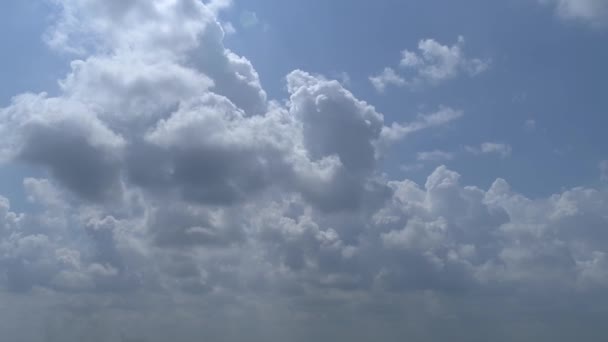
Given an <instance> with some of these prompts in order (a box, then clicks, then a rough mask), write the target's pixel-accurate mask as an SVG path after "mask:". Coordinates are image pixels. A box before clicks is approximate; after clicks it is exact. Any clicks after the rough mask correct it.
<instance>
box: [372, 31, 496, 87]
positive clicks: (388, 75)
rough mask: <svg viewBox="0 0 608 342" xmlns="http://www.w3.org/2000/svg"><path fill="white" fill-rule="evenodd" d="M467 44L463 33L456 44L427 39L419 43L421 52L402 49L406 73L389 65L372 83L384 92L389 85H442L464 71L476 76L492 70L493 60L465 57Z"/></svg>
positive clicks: (401, 64)
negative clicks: (445, 43)
mask: <svg viewBox="0 0 608 342" xmlns="http://www.w3.org/2000/svg"><path fill="white" fill-rule="evenodd" d="M464 44H465V40H464V37H463V36H459V37H458V40H457V41H456V43H455V44H454V45H452V46H448V45H442V44H441V43H439V42H437V41H436V40H434V39H423V40H421V41H420V42H419V43H418V51H410V50H403V51H402V53H401V55H402V57H401V61H400V63H399V66H400V67H401V69H402V70H403V74H404V75H400V74H397V72H396V71H395V70H394V69H392V68H390V67H387V68H385V69H384V70H383V71H382V72H381V73H380V74H378V75H375V76H371V77H370V78H369V79H370V82H372V85H373V86H374V87H375V88H376V90H378V91H379V92H382V91H384V89H385V88H386V87H387V86H388V85H394V86H398V87H401V86H409V87H418V86H422V85H438V84H440V83H443V82H445V81H448V80H450V79H454V78H456V77H458V76H459V75H461V74H465V75H468V76H469V77H474V76H476V75H478V74H480V73H482V72H484V71H486V70H488V68H489V67H490V64H491V62H490V60H487V59H480V58H469V57H467V56H465V53H464Z"/></svg>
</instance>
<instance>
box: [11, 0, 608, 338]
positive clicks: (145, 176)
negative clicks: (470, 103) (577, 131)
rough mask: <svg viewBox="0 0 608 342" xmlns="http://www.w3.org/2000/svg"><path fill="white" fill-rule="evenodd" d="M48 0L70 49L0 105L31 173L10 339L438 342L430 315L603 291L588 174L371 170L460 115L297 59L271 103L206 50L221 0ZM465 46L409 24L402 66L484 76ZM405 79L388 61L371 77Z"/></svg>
mask: <svg viewBox="0 0 608 342" xmlns="http://www.w3.org/2000/svg"><path fill="white" fill-rule="evenodd" d="M54 2H55V5H56V6H58V9H59V10H60V15H59V16H58V19H57V21H56V22H55V24H54V25H53V26H52V27H51V28H50V29H49V30H48V32H47V34H46V35H45V39H46V42H47V43H48V44H49V46H51V47H52V48H53V49H57V50H59V51H62V52H64V53H65V52H67V53H71V54H74V55H75V56H76V57H75V58H78V59H77V60H74V61H73V62H72V63H71V69H70V71H69V72H68V74H67V75H66V76H65V77H64V78H63V79H62V80H61V81H60V90H59V92H58V94H55V95H49V94H47V93H25V94H20V95H17V96H15V97H14V98H13V99H12V101H11V103H10V104H9V105H8V106H6V107H5V108H2V109H0V134H1V136H2V137H3V138H2V139H1V140H0V157H1V158H2V162H3V163H5V164H9V163H10V164H24V165H30V166H32V167H33V168H35V169H36V170H41V171H43V173H44V174H45V175H46V176H43V177H39V178H25V179H24V181H23V187H24V190H25V192H26V194H27V197H28V199H29V200H30V201H31V202H32V203H33V206H34V207H35V208H33V209H32V210H28V211H26V212H23V213H19V212H15V210H14V209H11V204H10V201H9V199H7V198H4V197H0V286H1V287H2V291H1V292H0V296H1V297H2V299H0V300H1V301H2V303H6V305H8V306H10V307H11V309H7V307H8V306H5V309H2V310H0V318H2V319H1V320H0V321H2V323H0V331H6V334H7V335H5V336H13V337H14V338H12V339H11V340H14V341H18V340H19V339H21V340H24V341H25V340H27V341H84V340H86V341H166V340H173V341H179V342H181V341H194V340H197V341H198V340H210V341H220V340H221V341H243V340H256V341H257V340H260V341H261V340H271V341H279V340H289V341H305V340H311V339H315V338H317V339H319V340H324V341H329V340H335V339H337V340H343V339H344V340H346V339H348V340H353V341H365V340H370V339H371V338H372V337H374V336H375V337H377V338H379V340H387V339H396V338H397V337H398V336H407V337H410V338H416V337H419V338H423V340H428V341H431V340H433V341H435V340H437V339H436V338H438V337H437V336H443V335H442V334H443V333H437V335H433V337H429V338H427V339H424V338H426V337H425V336H427V335H425V334H428V331H433V329H434V328H435V327H436V325H438V326H441V325H443V324H446V326H445V329H446V330H445V331H446V333H445V334H446V336H447V335H449V334H453V333H456V334H460V335H458V336H473V337H472V338H473V339H472V340H479V339H475V338H476V337H475V336H477V337H479V336H482V335H483V334H484V333H483V331H484V330H483V328H480V330H479V331H480V332H479V335H475V334H474V333H473V334H471V335H465V334H463V333H462V332H458V330H459V329H456V328H454V327H455V326H459V324H461V326H466V327H471V326H474V325H476V324H478V322H482V321H483V320H484V319H496V320H492V322H496V321H499V320H501V319H503V318H508V317H514V315H515V314H516V313H518V312H520V311H518V310H524V309H525V306H526V304H525V303H526V302H529V301H532V302H534V303H538V307H539V308H540V309H539V310H541V311H542V310H549V311H550V310H554V311H553V312H556V311H559V310H566V309H567V310H573V311H572V312H578V311H577V310H582V311H584V310H583V309H581V307H579V305H582V304H579V303H589V305H592V306H593V305H594V304H593V302H592V301H590V298H591V296H593V295H595V294H599V295H600V296H601V300H600V301H599V302H603V300H604V299H605V298H604V297H605V296H603V295H601V293H602V291H603V290H605V289H606V286H607V285H608V254H607V253H608V251H607V250H606V243H608V235H607V234H608V233H607V232H608V231H607V230H606V228H607V227H608V215H607V213H608V192H607V191H606V190H605V189H592V188H582V187H581V188H574V189H570V190H564V191H562V192H561V193H559V194H555V195H553V196H549V197H542V198H527V197H526V196H524V195H522V194H519V193H517V192H515V191H513V190H511V188H510V186H509V184H508V183H507V181H505V180H503V179H497V180H496V181H494V182H493V184H492V185H491V186H490V187H489V188H488V189H482V188H479V187H475V186H467V185H466V184H463V181H462V180H461V177H460V175H459V174H458V173H456V172H454V171H451V170H450V169H448V168H447V167H445V166H439V167H437V168H436V169H435V170H434V171H433V172H432V173H431V174H430V175H429V176H428V178H427V179H426V182H425V183H424V184H423V185H419V184H416V183H415V182H413V181H411V180H407V179H406V180H400V181H394V180H389V179H387V178H388V177H387V176H386V175H385V174H384V172H383V169H382V161H383V159H382V158H383V156H384V155H385V150H386V149H387V148H388V146H390V145H391V144H394V143H396V142H398V141H400V140H402V139H407V137H408V136H409V135H410V134H413V133H416V132H420V131H423V130H433V129H439V127H440V126H442V125H446V124H449V123H451V122H453V121H455V120H458V119H459V118H461V117H462V116H463V115H464V113H463V112H462V111H461V110H458V109H453V108H450V107H446V106H441V107H439V108H438V109H437V110H436V111H435V112H432V113H431V114H421V115H419V116H418V118H417V119H416V120H414V121H413V122H410V123H390V124H389V123H387V122H385V118H384V116H383V114H382V113H380V112H379V111H378V110H377V109H376V108H375V107H373V106H372V105H370V104H369V103H367V102H365V101H363V100H360V99H358V98H357V97H356V96H355V95H354V94H353V93H351V92H350V91H349V90H347V89H346V88H345V87H344V86H343V85H342V84H341V83H340V82H338V81H336V80H331V79H328V78H326V77H324V76H321V75H317V74H313V73H309V72H306V71H302V70H294V71H292V72H290V73H289V74H288V75H287V76H286V78H285V83H286V89H287V91H288V99H286V100H285V101H274V100H268V98H267V94H266V92H265V91H264V89H263V87H262V85H261V83H260V79H259V76H258V73H257V72H256V70H255V69H254V67H253V65H252V63H251V62H250V61H249V60H247V59H246V58H245V57H242V56H239V55H237V54H235V53H233V52H232V51H230V50H229V49H227V48H226V47H225V46H224V43H223V38H224V31H223V29H222V25H221V24H220V23H219V22H218V20H217V15H218V13H219V11H221V10H222V9H223V8H225V7H227V6H229V5H230V2H226V1H213V2H212V3H210V4H205V3H202V2H200V1H198V0H145V1H144V0H132V1H118V0H112V1H108V0H86V1H85V0H55V1H54ZM562 6H565V5H562ZM463 43H464V40H463V39H462V38H459V39H458V41H457V42H456V43H455V45H454V46H451V47H449V46H443V45H441V44H439V43H437V42H436V41H434V40H432V39H429V40H423V41H421V42H420V44H419V50H420V53H419V54H418V53H415V52H409V51H404V53H403V54H404V55H403V60H402V61H401V65H402V66H403V67H404V68H406V69H407V68H412V69H413V70H414V71H415V76H414V77H415V79H416V80H417V81H416V82H428V83H433V82H439V81H443V80H446V79H449V78H452V77H455V76H456V75H457V74H458V73H463V72H464V73H467V74H469V75H475V74H477V73H479V72H482V71H484V70H485V69H486V67H487V66H488V64H487V63H488V62H487V61H485V60H481V59H467V58H465V57H464V55H463V52H462V44H463ZM381 81H382V82H381ZM372 82H375V81H374V80H372ZM405 82H406V81H405V80H403V79H402V78H401V76H399V75H397V74H396V73H395V72H394V71H392V69H386V70H385V72H384V73H383V74H382V75H381V79H380V78H379V79H378V84H377V85H376V87H377V88H383V87H384V86H385V85H386V84H391V83H392V84H396V85H403V84H405ZM380 85H381V86H380ZM468 150H469V151H470V152H473V153H475V154H483V153H496V154H499V155H501V156H503V157H506V156H508V155H510V154H511V153H512V150H511V147H510V146H509V145H506V144H503V143H491V142H486V143H482V144H481V145H480V147H470V148H468ZM451 158H453V155H452V154H450V153H447V152H443V151H431V152H422V153H420V154H419V155H418V159H419V160H449V159H451ZM604 169H605V167H602V170H603V171H604ZM604 178H605V177H604ZM574 297H575V298H577V299H578V301H577V304H572V303H571V298H574ZM521 308H524V309H521ZM546 308H549V309H546ZM551 308H555V309H551ZM594 308H596V307H594ZM596 309H597V310H602V309H603V307H602V306H601V305H600V306H598V307H597V308H596ZM524 311H525V314H526V315H532V316H533V314H530V312H531V311H527V310H524ZM488 312H489V313H490V314H491V315H494V316H493V317H490V318H487V317H486V318H484V316H485V315H486V314H487V313H488ZM22 317H28V320H27V321H26V322H21V323H19V324H17V323H16V322H17V321H18V320H20V319H21V318H22ZM526 317H529V316H526ZM405 318H407V319H408V321H407V323H406V324H405V325H403V324H404V323H403V321H404V319H405ZM552 322H557V320H555V321H552ZM494 324H495V323H494ZM517 324H519V321H517V322H516V323H514V325H513V326H517ZM507 326H508V327H509V328H510V326H509V325H508V323H505V325H504V326H503V327H502V328H503V329H506V328H505V327H507ZM15 327H19V329H17V328H15ZM497 329H499V328H497ZM483 336H493V335H491V334H490V335H488V334H486V335H483ZM501 336H515V335H509V334H506V333H505V334H502V335H501ZM525 336H529V335H525ZM431 338H432V339H431ZM463 338H464V337H463ZM457 340H464V339H457ZM497 340H500V339H497ZM501 341H502V340H501Z"/></svg>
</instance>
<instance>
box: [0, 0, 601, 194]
mask: <svg viewBox="0 0 608 342" xmlns="http://www.w3.org/2000/svg"><path fill="white" fill-rule="evenodd" d="M4 6H7V7H8V9H7V10H4V11H2V14H1V15H2V16H3V18H2V22H3V25H4V26H5V29H4V30H3V31H2V33H1V40H2V42H3V44H5V45H7V48H6V50H5V51H10V53H5V54H4V55H3V56H2V63H1V66H0V68H1V69H2V74H3V75H7V79H10V80H12V81H11V82H3V84H2V85H1V88H0V99H1V100H2V102H3V104H6V103H8V101H9V100H10V98H11V97H12V96H13V95H14V94H17V93H20V92H23V91H26V90H29V91H43V90H44V91H47V92H50V93H52V92H53V91H55V90H56V88H57V86H56V82H57V79H60V78H61V76H62V75H63V74H64V73H65V72H66V70H67V68H66V63H67V62H68V61H69V59H70V57H69V56H66V55H65V54H61V53H57V52H54V51H51V50H49V49H48V48H47V46H46V45H45V44H44V42H43V40H42V36H43V34H44V32H45V29H46V26H47V24H48V23H49V22H51V21H52V16H53V15H54V14H53V12H52V7H51V6H50V5H49V4H45V3H41V2H33V3H25V2H21V1H9V2H8V3H7V4H6V5H4ZM439 8H440V9H439ZM247 12H252V13H255V14H256V17H257V18H258V20H259V23H257V25H254V27H248V28H244V27H242V24H241V17H242V15H243V13H247ZM23 17H26V18H27V20H22V18H23ZM222 18H225V20H227V21H230V22H231V23H233V25H235V26H236V27H237V28H238V34H233V35H229V36H228V37H227V39H226V45H227V47H229V48H230V49H233V50H234V51H235V52H237V53H239V54H241V55H244V56H247V58H248V59H250V60H251V61H252V63H253V64H254V65H255V66H256V69H257V70H258V72H259V74H260V77H261V81H262V84H263V85H264V87H265V88H266V91H267V92H268V93H269V95H270V96H271V97H272V98H275V99H279V100H280V99H284V98H285V97H286V91H285V84H284V75H286V74H287V73H288V72H289V71H291V70H293V69H296V68H300V69H303V70H307V71H311V72H316V73H320V74H324V75H328V77H336V78H340V77H342V73H346V74H347V75H348V77H349V79H350V83H349V84H348V87H349V89H351V90H352V91H353V92H354V93H355V94H356V95H357V96H358V97H360V98H361V99H364V100H366V101H368V102H369V103H371V104H373V105H374V106H375V107H376V108H378V110H379V111H380V112H382V113H383V114H384V115H385V117H386V118H387V120H388V121H403V120H409V119H411V118H412V117H413V116H415V115H416V114H417V113H419V112H421V111H424V109H427V110H432V109H433V108H435V107H436V106H438V105H447V106H452V107H456V108H460V109H462V110H464V111H465V113H466V115H465V117H464V118H463V119H462V120H460V122H458V123H456V124H454V125H453V127H451V129H447V130H444V131H442V132H440V133H438V134H437V135H417V136H415V137H412V138H410V139H408V141H407V142H404V143H402V144H399V146H397V147H395V148H393V149H392V152H391V156H390V157H389V158H386V159H387V160H386V171H387V172H388V173H389V175H391V177H393V178H401V177H404V176H406V177H409V178H412V179H415V180H416V181H419V182H422V181H424V179H425V177H426V175H427V174H428V173H429V171H431V170H432V169H433V168H434V167H436V166H437V163H428V164H429V165H425V166H424V167H423V168H416V169H414V170H411V169H407V168H406V170H407V171H405V172H404V171H403V168H401V166H403V165H404V164H414V163H416V153H417V152H420V151H434V150H445V151H450V152H458V151H461V150H462V148H463V146H464V145H475V144H479V143H481V142H482V141H500V142H501V143H505V144H508V145H510V146H511V147H512V149H513V153H512V155H511V156H510V157H509V158H503V159H501V158H495V156H489V157H486V156H483V157H479V156H467V155H464V156H459V157H458V158H454V160H451V161H449V165H450V166H451V167H453V168H454V169H455V170H457V171H459V172H461V173H462V174H463V176H464V177H465V178H464V179H465V180H466V181H467V183H470V184H475V185H479V186H482V187H488V186H489V185H490V184H491V182H492V181H493V180H494V179H495V178H497V177H502V178H506V179H509V181H510V183H511V185H512V186H514V187H515V188H516V189H517V190H518V191H521V192H523V193H525V194H527V195H530V196H532V197H536V196H542V195H549V194H552V193H554V192H556V191H559V190H560V189H562V188H563V187H566V188H567V187H573V186H579V185H597V184H598V182H599V176H598V175H599V173H598V172H599V171H598V163H599V162H600V161H601V160H603V159H606V158H608V156H607V154H608V153H607V152H606V148H605V146H607V145H608V137H607V136H606V135H605V134H604V132H603V127H605V126H606V124H607V122H606V115H605V108H606V107H607V103H606V102H607V101H608V99H607V98H606V97H605V96H603V95H604V91H603V87H602V86H601V84H602V82H603V80H604V78H605V77H606V72H605V71H604V70H603V69H604V68H602V64H603V61H604V60H606V59H607V58H608V46H607V45H606V44H602V42H603V41H605V40H606V30H603V29H601V28H593V27H591V28H590V27H589V25H587V24H586V23H585V22H581V21H564V20H562V19H560V18H559V17H558V16H556V15H555V13H554V12H552V11H551V8H550V7H549V6H539V4H538V3H535V2H533V1H521V0H513V1H501V2H496V3H488V2H487V1H468V2H467V3H466V4H460V3H445V1H426V2H424V3H422V2H417V1H380V2H378V3H377V4H374V5H373V6H372V5H370V4H369V3H367V2H364V1H332V2H322V1H251V2H244V3H238V2H237V3H236V4H235V5H234V7H233V8H232V9H231V10H230V11H228V12H227V13H225V14H222ZM459 35H462V36H463V37H465V39H466V45H465V51H466V53H467V54H469V55H471V56H478V57H483V58H486V59H489V60H491V67H490V68H489V70H488V71H487V72H485V73H484V74H483V75H480V76H479V77H476V78H472V79H466V78H464V79H463V78H458V79H455V80H451V81H450V82H446V83H445V84H441V85H440V86H436V87H429V88H423V89H417V90H415V91H407V90H404V89H390V90H389V91H387V92H385V93H382V94H379V93H378V92H376V91H375V90H374V88H373V87H372V86H371V84H370V82H369V81H368V77H369V76H370V75H371V74H374V73H377V72H378V71H379V70H381V69H382V68H384V67H385V66H394V65H396V64H397V62H398V60H399V59H400V54H401V51H402V50H404V49H415V48H416V46H417V44H418V41H419V40H421V39H427V38H432V39H435V40H436V41H438V42H440V43H442V44H444V45H451V44H453V43H454V42H455V41H456V39H457V37H458V36H459ZM527 120H534V123H535V128H534V130H529V129H528V130H526V129H525V127H526V126H525V125H526V121H527ZM2 172H3V175H5V174H6V175H7V176H5V177H3V179H5V182H4V183H5V186H6V187H9V188H12V187H11V186H10V184H9V183H18V179H16V178H14V177H11V175H12V174H14V173H15V172H13V171H12V170H11V168H10V167H9V168H8V170H7V169H6V168H4V170H2ZM16 172H20V171H16ZM539 174H542V175H544V176H543V181H542V182H539V181H538V175H539ZM6 179H10V181H9V182H7V181H6ZM12 191H15V192H17V193H16V196H19V194H18V192H19V191H18V190H17V189H12Z"/></svg>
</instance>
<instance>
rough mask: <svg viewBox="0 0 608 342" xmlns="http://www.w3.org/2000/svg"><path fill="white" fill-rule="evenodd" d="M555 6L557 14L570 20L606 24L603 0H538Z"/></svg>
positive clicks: (607, 4) (607, 11) (607, 10)
mask: <svg viewBox="0 0 608 342" xmlns="http://www.w3.org/2000/svg"><path fill="white" fill-rule="evenodd" d="M540 2H541V3H545V4H550V5H552V6H554V7H555V11H556V12H557V14H558V15H559V16H560V17H562V18H564V19H570V20H579V21H582V22H585V23H587V24H589V25H591V26H595V27H605V26H606V25H607V24H608V2H606V1H605V0H540Z"/></svg>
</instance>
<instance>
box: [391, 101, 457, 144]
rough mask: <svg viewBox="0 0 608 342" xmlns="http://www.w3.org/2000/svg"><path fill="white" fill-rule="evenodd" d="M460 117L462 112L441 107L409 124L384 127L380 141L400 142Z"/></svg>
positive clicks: (419, 116)
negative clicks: (421, 131)
mask: <svg viewBox="0 0 608 342" xmlns="http://www.w3.org/2000/svg"><path fill="white" fill-rule="evenodd" d="M462 116H463V112H462V111H460V110H456V109H453V108H450V107H444V106H442V107H440V108H439V110H438V111H437V112H435V113H431V114H419V115H418V118H417V119H416V120H415V121H413V122H411V123H407V124H400V123H393V124H392V125H391V126H390V127H384V128H383V129H382V140H384V141H387V142H392V141H397V140H401V139H403V138H404V137H406V136H408V135H409V134H412V133H415V132H418V131H420V130H424V129H427V128H430V127H436V126H442V125H446V124H448V123H450V122H452V121H454V120H457V119H459V118H461V117H462Z"/></svg>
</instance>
